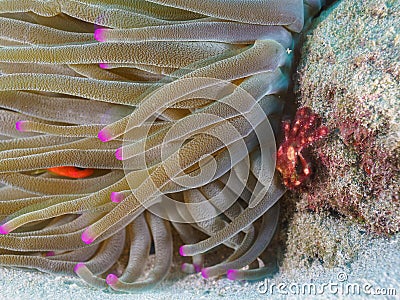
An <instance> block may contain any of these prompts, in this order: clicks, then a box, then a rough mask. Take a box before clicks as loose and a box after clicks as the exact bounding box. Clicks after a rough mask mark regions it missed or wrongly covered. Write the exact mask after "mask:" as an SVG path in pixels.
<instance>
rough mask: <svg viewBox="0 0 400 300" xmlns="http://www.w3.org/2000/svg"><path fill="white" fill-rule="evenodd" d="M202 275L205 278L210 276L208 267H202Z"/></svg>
mask: <svg viewBox="0 0 400 300" xmlns="http://www.w3.org/2000/svg"><path fill="white" fill-rule="evenodd" d="M201 276H203V278H204V279H208V278H209V277H210V276H209V275H208V273H207V268H203V269H201Z"/></svg>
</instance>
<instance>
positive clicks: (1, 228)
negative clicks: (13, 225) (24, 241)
mask: <svg viewBox="0 0 400 300" xmlns="http://www.w3.org/2000/svg"><path fill="white" fill-rule="evenodd" d="M9 233H10V230H8V228H7V226H6V225H5V224H4V225H1V226H0V234H9Z"/></svg>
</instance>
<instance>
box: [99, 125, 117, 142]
mask: <svg viewBox="0 0 400 300" xmlns="http://www.w3.org/2000/svg"><path fill="white" fill-rule="evenodd" d="M97 137H98V138H99V140H100V141H102V142H108V141H110V140H112V138H113V136H112V135H111V134H110V132H109V131H108V130H107V129H105V128H103V129H102V130H100V131H99V133H98V134H97Z"/></svg>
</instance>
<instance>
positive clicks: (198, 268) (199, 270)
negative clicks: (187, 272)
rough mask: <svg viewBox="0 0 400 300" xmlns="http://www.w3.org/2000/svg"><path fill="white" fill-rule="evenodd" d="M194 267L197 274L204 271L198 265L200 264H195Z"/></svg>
mask: <svg viewBox="0 0 400 300" xmlns="http://www.w3.org/2000/svg"><path fill="white" fill-rule="evenodd" d="M193 267H194V271H195V272H196V273H199V272H201V271H202V269H201V266H200V265H198V264H193Z"/></svg>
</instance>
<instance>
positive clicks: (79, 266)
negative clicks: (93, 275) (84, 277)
mask: <svg viewBox="0 0 400 300" xmlns="http://www.w3.org/2000/svg"><path fill="white" fill-rule="evenodd" d="M84 266H85V264H84V263H83V262H80V263H77V264H76V265H75V267H74V272H75V273H78V272H79V270H80V269H81V268H82V267H84Z"/></svg>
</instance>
